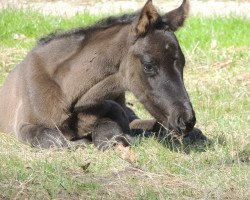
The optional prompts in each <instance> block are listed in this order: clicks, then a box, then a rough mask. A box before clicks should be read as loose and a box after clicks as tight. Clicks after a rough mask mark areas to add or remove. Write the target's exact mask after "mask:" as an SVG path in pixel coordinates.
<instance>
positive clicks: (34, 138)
mask: <svg viewBox="0 0 250 200" xmlns="http://www.w3.org/2000/svg"><path fill="white" fill-rule="evenodd" d="M18 139H19V140H20V141H22V142H24V143H26V144H30V145H32V146H34V147H38V148H45V149H47V148H51V147H67V146H69V143H68V141H67V139H66V138H65V137H64V136H63V134H62V133H61V132H60V131H59V130H57V129H56V128H55V129H51V128H46V127H44V126H40V125H33V124H23V125H22V126H21V127H20V128H19V132H18Z"/></svg>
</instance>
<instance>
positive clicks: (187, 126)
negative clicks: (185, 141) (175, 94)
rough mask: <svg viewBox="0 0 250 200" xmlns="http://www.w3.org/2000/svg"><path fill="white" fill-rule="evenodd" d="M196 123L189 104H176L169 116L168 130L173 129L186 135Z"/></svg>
mask: <svg viewBox="0 0 250 200" xmlns="http://www.w3.org/2000/svg"><path fill="white" fill-rule="evenodd" d="M195 123H196V118H195V113H194V110H193V108H192V104H191V103H190V102H184V103H181V102H176V103H175V104H174V106H173V110H172V112H171V114H170V118H169V125H170V129H174V130H176V131H177V132H179V133H181V134H184V135H186V134H188V132H190V131H191V130H193V128H194V125H195Z"/></svg>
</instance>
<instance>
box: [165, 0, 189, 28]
mask: <svg viewBox="0 0 250 200" xmlns="http://www.w3.org/2000/svg"><path fill="white" fill-rule="evenodd" d="M188 13H189V0H183V2H182V4H181V6H180V7H179V8H177V9H174V10H172V11H170V12H168V13H166V14H165V15H163V16H162V21H163V22H164V24H165V25H167V26H168V29H170V30H171V31H176V30H177V29H178V28H179V27H181V26H182V25H183V24H184V22H185V20H186V18H187V16H188Z"/></svg>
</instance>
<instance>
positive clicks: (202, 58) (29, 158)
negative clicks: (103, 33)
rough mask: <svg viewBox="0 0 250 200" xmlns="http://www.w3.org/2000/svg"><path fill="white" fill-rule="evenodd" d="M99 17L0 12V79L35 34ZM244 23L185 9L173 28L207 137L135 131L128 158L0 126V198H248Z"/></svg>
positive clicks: (248, 74) (248, 73)
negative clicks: (18, 134) (29, 140)
mask: <svg viewBox="0 0 250 200" xmlns="http://www.w3.org/2000/svg"><path fill="white" fill-rule="evenodd" d="M99 18H100V16H90V15H89V14H88V13H83V14H79V15H77V16H75V17H73V18H71V19H64V18H61V17H50V16H43V15H40V14H38V13H35V12H32V11H22V10H11V9H8V10H3V11H0V30H1V31H0V84H1V83H3V81H4V79H5V78H6V76H7V74H8V73H9V71H10V70H11V69H12V68H13V67H14V66H15V64H17V63H18V62H20V61H21V60H22V59H23V57H24V56H25V54H26V53H27V52H28V51H29V50H30V49H31V48H32V47H33V46H34V45H35V40H36V39H35V38H38V37H41V36H42V35H43V34H47V33H49V32H53V31H55V30H56V29H69V28H71V27H78V26H82V25H89V24H92V23H94V22H95V21H96V20H97V19H99ZM249 27H250V21H249V20H247V19H244V18H238V17H234V16H231V17H227V18H221V17H212V18H211V17H210V18H204V17H200V16H194V17H191V18H190V19H189V20H188V21H187V23H186V25H185V28H182V29H180V30H179V31H178V32H177V37H178V38H179V41H180V44H181V47H182V49H183V51H184V53H185V55H186V60H187V66H186V68H185V83H186V87H187V90H188V91H189V94H190V98H191V101H192V103H193V106H194V109H195V111H196V115H197V119H198V121H197V127H199V128H200V129H201V130H202V131H203V133H204V134H205V135H207V136H208V137H209V138H210V141H209V142H207V143H201V142H195V143H190V142H189V141H184V142H183V143H179V144H176V143H171V142H166V143H164V142H158V141H157V140H156V139H154V138H148V139H145V138H144V139H142V141H141V142H138V143H137V144H135V145H133V146H132V147H131V152H130V153H131V154H133V156H134V158H135V159H133V160H132V161H131V160H129V159H126V158H124V157H122V155H121V153H120V152H119V151H118V150H108V151H105V152H100V151H98V150H97V149H95V148H94V147H93V146H91V145H90V146H87V148H85V149H81V148H79V149H59V150H38V149H32V148H30V147H28V146H25V145H23V144H20V143H19V142H17V141H16V140H15V138H12V137H10V136H8V135H6V134H0V199H14V198H16V199H25V198H28V199H118V198H120V199H249V198H250V193H249V191H250V185H249V178H250V177H249V175H250V174H249V171H250V167H249V164H250V163H249V157H250V144H249V141H250V140H249V139H250V138H249V136H250V134H249V132H250V129H249V128H250V127H249V120H250V113H249V110H250V104H249V100H248V99H249V84H250V83H249V81H250V68H249V62H250V55H249V52H250V30H249ZM127 98H128V100H129V101H130V102H133V103H134V109H135V111H136V112H137V113H138V115H140V116H141V117H142V118H149V117H150V116H149V115H148V113H147V112H146V111H145V110H144V109H143V107H142V105H140V104H139V103H138V102H137V100H136V99H135V98H134V97H133V95H131V94H128V95H127ZM89 163H90V165H89V167H87V166H88V164H89Z"/></svg>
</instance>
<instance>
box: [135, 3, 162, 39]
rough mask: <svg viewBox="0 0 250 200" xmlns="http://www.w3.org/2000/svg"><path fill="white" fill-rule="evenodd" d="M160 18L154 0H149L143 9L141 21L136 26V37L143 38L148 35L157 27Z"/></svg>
mask: <svg viewBox="0 0 250 200" xmlns="http://www.w3.org/2000/svg"><path fill="white" fill-rule="evenodd" d="M159 18H160V15H159V14H158V12H157V10H156V8H155V7H154V5H153V3H152V0H148V1H147V3H146V4H145V5H144V7H143V9H142V11H141V13H140V17H139V20H138V21H137V24H136V26H135V34H136V36H142V35H144V34H145V33H147V31H148V30H149V29H150V28H153V27H154V26H155V24H156V23H157V21H158V19H159Z"/></svg>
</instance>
